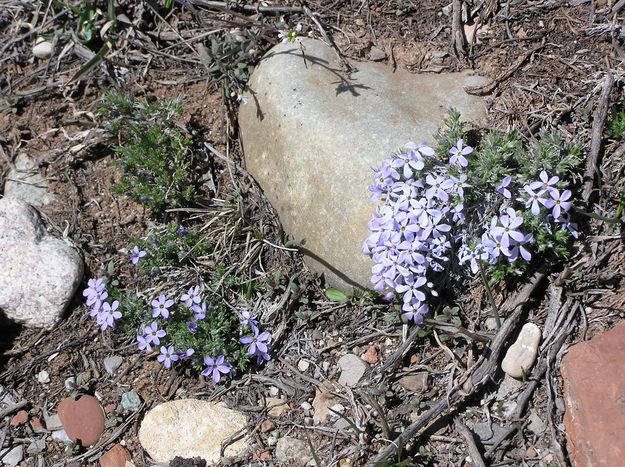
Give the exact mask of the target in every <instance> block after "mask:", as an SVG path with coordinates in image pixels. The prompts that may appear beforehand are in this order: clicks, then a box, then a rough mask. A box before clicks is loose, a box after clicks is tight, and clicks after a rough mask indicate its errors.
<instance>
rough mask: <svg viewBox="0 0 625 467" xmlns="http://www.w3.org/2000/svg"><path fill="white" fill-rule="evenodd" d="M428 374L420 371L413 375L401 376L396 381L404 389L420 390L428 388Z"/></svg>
mask: <svg viewBox="0 0 625 467" xmlns="http://www.w3.org/2000/svg"><path fill="white" fill-rule="evenodd" d="M428 379H429V375H428V374H427V372H425V371H424V372H420V373H416V374H414V375H407V376H402V377H401V378H399V381H397V383H398V384H399V385H400V386H401V387H402V388H404V389H405V390H406V391H412V392H422V391H425V390H427V388H428Z"/></svg>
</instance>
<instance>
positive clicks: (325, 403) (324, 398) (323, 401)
mask: <svg viewBox="0 0 625 467" xmlns="http://www.w3.org/2000/svg"><path fill="white" fill-rule="evenodd" d="M339 401H340V399H339V398H338V397H337V396H335V395H334V394H332V393H331V392H330V391H329V389H328V390H319V389H317V390H316V392H315V399H314V400H313V402H312V406H313V408H314V409H315V413H314V414H313V421H314V422H316V423H324V422H326V421H327V420H328V417H329V416H330V410H329V407H332V406H333V405H334V404H338V402H339Z"/></svg>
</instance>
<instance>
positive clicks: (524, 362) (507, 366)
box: [501, 323, 542, 378]
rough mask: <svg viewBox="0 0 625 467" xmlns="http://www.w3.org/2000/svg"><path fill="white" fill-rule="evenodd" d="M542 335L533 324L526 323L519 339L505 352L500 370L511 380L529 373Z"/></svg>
mask: <svg viewBox="0 0 625 467" xmlns="http://www.w3.org/2000/svg"><path fill="white" fill-rule="evenodd" d="M541 337H542V333H541V332H540V328H539V327H538V326H536V325H535V324H534V323H526V324H525V325H524V326H523V328H522V329H521V332H520V333H519V337H517V339H516V341H515V342H514V344H512V345H511V346H510V348H509V349H508V351H507V352H506V356H505V357H504V359H503V361H502V362H501V369H502V370H503V371H505V372H506V373H507V374H508V375H510V376H512V377H513V378H523V377H524V376H527V375H528V374H529V371H530V370H531V368H532V365H534V362H535V361H536V357H537V356H538V345H539V344H540V339H541Z"/></svg>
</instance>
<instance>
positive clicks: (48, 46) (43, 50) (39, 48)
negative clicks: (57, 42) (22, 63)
mask: <svg viewBox="0 0 625 467" xmlns="http://www.w3.org/2000/svg"><path fill="white" fill-rule="evenodd" d="M53 54H54V45H53V44H52V42H49V41H47V40H45V39H44V38H43V37H40V38H39V39H37V42H36V43H35V46H34V47H33V55H34V56H35V57H37V58H40V59H42V60H45V59H48V58H50V57H52V55H53Z"/></svg>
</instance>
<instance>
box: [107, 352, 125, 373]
mask: <svg viewBox="0 0 625 467" xmlns="http://www.w3.org/2000/svg"><path fill="white" fill-rule="evenodd" d="M123 361H124V359H123V358H122V357H120V356H119V355H112V356H110V357H106V358H105V359H104V361H103V363H104V369H105V370H106V372H107V373H108V374H109V375H114V374H115V372H116V371H117V370H118V369H119V367H120V365H121V364H122V362H123Z"/></svg>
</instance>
